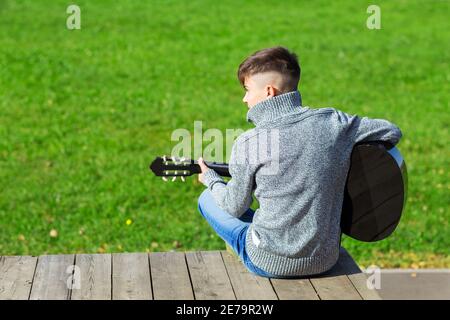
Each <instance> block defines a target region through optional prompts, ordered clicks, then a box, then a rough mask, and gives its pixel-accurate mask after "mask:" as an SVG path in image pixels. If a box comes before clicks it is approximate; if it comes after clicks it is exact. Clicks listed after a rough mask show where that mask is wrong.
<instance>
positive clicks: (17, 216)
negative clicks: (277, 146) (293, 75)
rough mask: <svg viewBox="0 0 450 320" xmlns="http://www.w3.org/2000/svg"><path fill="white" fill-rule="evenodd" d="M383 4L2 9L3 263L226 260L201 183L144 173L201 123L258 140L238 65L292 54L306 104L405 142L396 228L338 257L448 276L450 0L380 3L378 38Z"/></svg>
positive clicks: (89, 4)
mask: <svg viewBox="0 0 450 320" xmlns="http://www.w3.org/2000/svg"><path fill="white" fill-rule="evenodd" d="M71 3H76V4H78V5H79V6H80V7H81V19H82V20H81V21H82V22H81V28H82V29H81V30H78V31H77V30H75V31H69V30H67V29H66V17H67V16H68V15H67V14H66V7H67V6H68V4H71ZM372 3H373V2H372V1H350V0H349V1H335V2H331V1H314V4H312V1H302V2H300V1H245V2H244V1H238V0H236V1H226V3H225V1H169V0H167V1H145V2H144V1H138V0H136V1H132V0H115V1H112V0H111V1H109V0H108V1H106V0H102V1H95V2H94V1H87V0H77V1H74V2H67V1H47V0H33V1H12V0H0V186H1V187H0V228H1V232H0V255H24V254H33V255H38V254H44V253H75V252H83V253H94V252H123V251H127V252H130V251H139V252H145V251H165V250H180V251H184V250H198V249H224V248H225V246H224V242H223V241H222V240H221V239H220V238H219V237H218V236H216V235H215V234H214V233H213V230H212V229H211V228H210V227H209V225H208V224H207V223H206V222H205V221H204V220H203V219H202V218H201V216H200V214H199V213H198V211H197V197H198V195H199V194H200V193H201V191H202V190H203V186H202V185H200V184H199V183H198V182H197V181H196V178H191V179H188V181H187V182H186V183H184V184H182V183H181V182H180V183H163V182H162V180H160V179H157V178H155V177H154V176H153V175H152V174H151V172H150V171H149V170H148V164H149V163H150V161H151V160H152V159H153V158H154V157H155V156H157V155H161V154H169V153H170V150H171V149H172V147H173V146H174V145H175V144H176V142H172V141H171V140H170V135H171V133H172V131H173V130H175V129H177V128H186V129H188V130H189V131H191V132H192V131H193V125H194V121H196V120H202V121H203V129H204V130H206V129H208V128H218V129H220V130H223V131H225V129H226V128H242V129H249V128H251V126H250V124H249V123H247V122H246V111H247V109H246V105H245V104H244V103H242V101H241V100H242V96H243V90H242V88H241V87H240V85H239V83H238V81H237V78H236V71H237V67H238V65H239V63H240V62H241V61H242V60H243V59H244V58H245V57H246V56H247V55H249V54H250V53H253V52H254V51H256V50H258V49H261V48H264V47H269V46H274V45H284V46H286V47H288V48H290V49H292V50H294V51H295V52H297V53H298V55H299V56H300V60H301V66H302V80H301V83H300V87H299V89H300V91H301V92H302V95H303V101H304V104H305V105H308V106H311V107H315V108H320V107H328V106H331V107H335V108H338V109H340V110H343V111H345V112H348V113H351V114H359V115H365V116H370V117H374V118H385V119H388V120H390V121H392V122H393V123H395V124H397V125H398V126H399V127H400V128H401V129H402V131H403V139H402V141H401V142H400V144H399V145H398V147H399V149H400V150H401V151H402V153H403V155H404V156H405V158H406V162H407V165H408V170H409V194H408V196H409V197H408V202H407V207H406V210H405V212H404V216H403V218H402V220H401V223H400V225H399V227H398V229H397V230H396V232H395V233H394V234H393V235H392V236H391V237H390V238H388V239H387V240H384V241H381V242H379V243H371V244H366V243H362V242H356V241H352V240H351V239H344V246H345V247H347V249H348V250H349V251H350V252H351V253H352V254H353V256H354V257H355V258H356V260H357V262H358V263H359V264H360V265H362V266H367V265H369V264H372V263H374V264H377V265H379V266H383V267H388V266H390V267H397V266H400V267H450V259H449V249H448V248H450V234H449V226H448V221H449V219H450V215H449V202H450V197H449V189H450V183H449V181H450V179H449V172H448V168H449V159H450V152H449V148H448V142H449V132H448V129H449V124H450V117H449V102H448V101H449V97H450V94H449V92H450V88H449V80H450V69H449V61H450V55H449V39H450V31H449V30H450V26H449V23H448V12H449V3H450V2H449V1H426V0H423V1H406V0H405V1H399V0H398V1H377V3H376V4H378V5H379V6H380V7H381V12H382V22H381V26H382V29H381V30H369V29H367V28H366V19H367V17H368V14H367V13H366V8H367V7H368V5H369V4H372ZM128 219H130V220H131V224H130V223H128V224H127V220H128ZM52 230H53V231H52ZM55 231H56V232H57V234H56V233H55ZM50 233H52V235H53V237H52V236H50ZM55 235H56V236H55Z"/></svg>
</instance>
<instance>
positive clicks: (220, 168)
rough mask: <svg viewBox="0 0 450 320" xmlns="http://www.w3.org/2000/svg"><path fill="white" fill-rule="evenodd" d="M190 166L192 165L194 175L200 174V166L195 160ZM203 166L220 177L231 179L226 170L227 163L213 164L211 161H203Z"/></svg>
mask: <svg viewBox="0 0 450 320" xmlns="http://www.w3.org/2000/svg"><path fill="white" fill-rule="evenodd" d="M192 164H193V165H194V170H193V172H194V173H201V172H202V171H201V169H200V165H199V164H198V161H197V160H192ZM205 164H206V166H207V167H208V168H210V169H213V170H214V171H215V172H217V173H218V174H219V175H221V176H222V177H231V175H230V171H229V170H228V163H224V162H215V161H214V162H213V161H205Z"/></svg>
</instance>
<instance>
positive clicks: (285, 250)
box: [204, 91, 402, 276]
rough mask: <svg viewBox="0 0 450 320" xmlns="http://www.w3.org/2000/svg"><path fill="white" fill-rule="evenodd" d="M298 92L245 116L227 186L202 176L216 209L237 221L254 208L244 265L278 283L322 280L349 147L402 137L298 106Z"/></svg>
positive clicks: (381, 123) (371, 123)
mask: <svg viewBox="0 0 450 320" xmlns="http://www.w3.org/2000/svg"><path fill="white" fill-rule="evenodd" d="M301 104H302V103H301V96H300V92H298V91H291V92H288V93H284V94H281V95H278V96H275V97H271V98H269V99H266V100H264V101H262V102H260V103H258V104H256V105H255V106H253V107H252V108H250V109H249V111H248V113H247V121H249V122H252V123H253V124H254V125H255V128H252V129H250V130H248V131H246V132H244V133H243V134H241V135H240V136H239V137H238V138H237V139H236V141H235V142H234V145H233V148H232V152H231V157H230V161H229V170H230V174H231V176H232V178H231V179H230V180H229V181H228V183H226V182H225V181H224V180H223V179H222V178H221V177H220V176H219V175H218V174H217V173H216V172H215V171H213V170H208V171H207V172H206V173H205V175H204V184H205V185H206V186H207V187H208V188H209V189H210V191H211V193H212V195H213V196H214V199H215V201H216V203H217V204H218V206H219V207H221V208H222V209H224V210H225V211H227V212H228V213H229V214H230V215H232V216H235V217H240V216H241V215H242V214H243V213H244V212H245V211H246V210H247V209H248V208H249V207H250V205H251V203H252V194H253V192H254V194H255V197H256V199H257V200H258V202H259V208H258V209H257V210H256V212H255V215H254V218H253V222H252V223H251V225H250V227H249V228H248V231H247V235H246V250H247V253H248V255H249V258H250V260H251V261H252V262H253V264H255V265H256V266H257V267H259V268H261V269H262V270H264V271H266V272H269V273H272V274H274V275H278V276H301V275H312V274H318V273H322V272H324V271H327V270H329V269H330V268H331V267H333V265H334V264H335V263H336V262H337V259H338V256H339V245H340V216H341V208H342V202H343V194H344V187H345V182H346V177H347V172H348V169H349V165H350V155H351V152H352V148H353V146H354V145H355V143H358V142H362V141H376V140H378V141H380V140H381V141H388V142H390V143H392V144H393V145H395V144H397V143H398V141H399V140H400V138H401V136H402V133H401V131H400V129H399V128H398V127H397V126H395V125H394V124H392V123H390V122H388V121H386V120H382V119H370V118H367V117H362V118H361V117H359V116H356V115H349V114H346V113H344V112H342V111H339V110H337V109H334V108H320V109H312V108H309V107H306V106H301Z"/></svg>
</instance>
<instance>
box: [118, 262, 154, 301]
mask: <svg viewBox="0 0 450 320" xmlns="http://www.w3.org/2000/svg"><path fill="white" fill-rule="evenodd" d="M112 257H113V259H112V261H113V262H112V270H113V271H112V292H113V294H112V298H113V300H151V299H152V298H153V294H152V287H151V280H150V265H149V262H148V254H146V253H116V254H113V256H112Z"/></svg>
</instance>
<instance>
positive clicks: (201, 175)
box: [198, 158, 209, 183]
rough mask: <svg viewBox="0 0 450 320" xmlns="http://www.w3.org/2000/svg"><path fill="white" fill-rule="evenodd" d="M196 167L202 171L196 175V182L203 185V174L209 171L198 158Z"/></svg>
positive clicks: (201, 159)
mask: <svg viewBox="0 0 450 320" xmlns="http://www.w3.org/2000/svg"><path fill="white" fill-rule="evenodd" d="M198 165H199V166H200V169H201V170H202V173H200V174H199V175H198V181H200V182H201V183H203V174H204V173H205V172H206V171H208V170H209V168H208V167H207V166H206V164H205V162H204V161H203V158H198Z"/></svg>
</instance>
